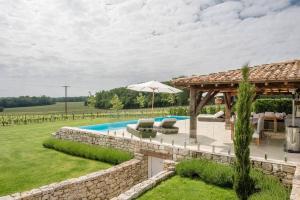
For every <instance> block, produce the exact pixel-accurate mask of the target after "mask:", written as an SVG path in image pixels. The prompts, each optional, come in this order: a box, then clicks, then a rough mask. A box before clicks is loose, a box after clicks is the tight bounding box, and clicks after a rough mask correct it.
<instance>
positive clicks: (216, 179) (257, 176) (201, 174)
mask: <svg viewBox="0 0 300 200" xmlns="http://www.w3.org/2000/svg"><path fill="white" fill-rule="evenodd" d="M176 173H177V174H178V175H180V176H182V177H189V178H196V179H197V178H198V179H201V180H202V181H204V182H206V183H209V184H212V185H217V186H220V187H227V188H232V187H233V175H234V170H233V167H232V166H230V165H224V164H219V163H216V162H214V161H210V160H206V159H192V160H185V161H182V162H181V163H179V164H178V165H177V166H176ZM250 176H251V179H252V180H253V181H254V183H255V188H256V189H257V191H256V192H255V193H253V194H252V195H251V196H250V197H249V200H288V199H289V196H290V191H289V190H288V189H286V188H285V187H284V186H283V185H282V184H281V183H280V181H279V180H278V179H277V178H276V177H273V176H270V175H265V174H263V173H262V172H261V171H259V170H255V169H251V171H250Z"/></svg>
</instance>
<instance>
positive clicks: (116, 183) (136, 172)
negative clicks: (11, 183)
mask: <svg viewBox="0 0 300 200" xmlns="http://www.w3.org/2000/svg"><path fill="white" fill-rule="evenodd" d="M147 178H148V160H147V157H144V156H143V155H141V154H135V158H134V159H132V160H130V161H127V162H124V163H122V164H120V165H116V166H114V167H111V168H109V169H107V170H103V171H99V172H95V173H91V174H88V175H85V176H81V177H79V178H74V179H68V180H66V181H63V182H60V183H53V184H51V185H46V186H43V187H40V188H37V189H33V190H31V191H28V192H21V193H16V194H12V195H8V196H4V197H0V200H41V199H42V200H47V199H49V200H56V199H57V200H61V199H91V200H95V199H101V200H104V199H111V198H113V197H116V196H118V195H120V194H121V193H123V192H124V191H126V190H128V189H130V188H131V187H133V186H134V185H136V184H138V183H140V182H142V181H144V180H146V179H147Z"/></svg>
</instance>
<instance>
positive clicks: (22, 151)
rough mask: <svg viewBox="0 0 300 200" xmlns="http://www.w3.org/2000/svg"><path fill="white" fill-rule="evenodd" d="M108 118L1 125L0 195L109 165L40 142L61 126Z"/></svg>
mask: <svg viewBox="0 0 300 200" xmlns="http://www.w3.org/2000/svg"><path fill="white" fill-rule="evenodd" d="M104 122H108V119H94V120H90V119H85V120H76V121H59V122H54V123H53V122H52V123H43V124H31V125H19V126H8V127H1V128H0V152H1V154H0V172H1V173H0V196H3V195H6V194H9V193H13V192H17V191H24V190H28V189H32V188H35V187H38V186H42V185H45V184H49V183H52V182H57V181H62V180H65V179H67V178H71V177H79V176H81V175H84V174H87V173H90V172H93V171H97V170H101V169H106V168H109V167H110V166H111V165H110V164H107V163H103V162H99V161H93V160H87V159H84V158H79V157H75V156H70V155H67V154H64V153H60V152H57V151H53V150H51V149H47V148H44V147H43V146H42V142H43V141H44V140H45V139H46V138H48V137H49V134H50V133H52V132H55V131H57V130H58V129H59V128H60V127H62V126H80V125H88V124H96V123H104Z"/></svg>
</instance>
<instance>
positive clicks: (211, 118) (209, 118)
mask: <svg viewBox="0 0 300 200" xmlns="http://www.w3.org/2000/svg"><path fill="white" fill-rule="evenodd" d="M198 121H201V122H224V121H225V118H224V112H223V111H219V112H217V113H216V114H214V115H199V116H198Z"/></svg>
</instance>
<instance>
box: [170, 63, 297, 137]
mask: <svg viewBox="0 0 300 200" xmlns="http://www.w3.org/2000/svg"><path fill="white" fill-rule="evenodd" d="M241 79H242V74H241V69H236V70H229V71H225V72H218V73H212V74H208V75H200V76H192V77H185V78H178V79H175V80H174V81H173V84H174V85H175V86H178V87H184V88H189V89H190V104H189V112H190V138H194V139H195V140H197V115H198V113H199V111H200V110H201V109H202V108H203V107H204V106H205V105H206V104H207V103H208V102H209V101H210V100H211V99H213V98H214V97H215V95H216V94H218V93H223V94H224V103H225V125H226V126H227V127H228V125H229V124H230V117H231V116H230V115H231V109H232V106H233V102H232V97H233V96H236V94H237V88H238V85H239V82H240V81H241ZM249 81H250V82H251V83H252V84H253V85H254V86H255V90H256V94H257V95H259V94H265V95H270V94H291V92H292V91H295V90H298V89H299V88H300V60H292V61H285V62H280V63H271V64H263V65H258V66H253V67H250V72H249ZM204 93H206V94H205V95H203V94H204Z"/></svg>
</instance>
